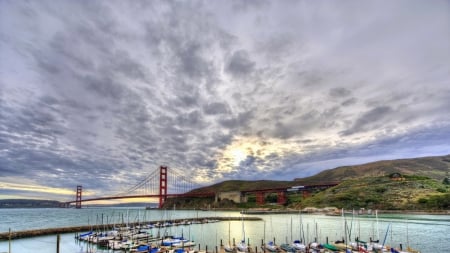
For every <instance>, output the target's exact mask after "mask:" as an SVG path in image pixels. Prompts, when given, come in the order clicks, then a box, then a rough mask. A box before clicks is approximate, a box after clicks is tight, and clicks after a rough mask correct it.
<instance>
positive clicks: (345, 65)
mask: <svg viewBox="0 0 450 253" xmlns="http://www.w3.org/2000/svg"><path fill="white" fill-rule="evenodd" d="M449 3H450V2H449V1H439V0H435V1H433V3H432V4H431V3H430V2H429V1H410V0H407V1H406V0H405V1H388V0H386V1H359V0H355V1H289V0H286V1H263V0H261V1H237V0H236V1H229V0H223V1H207V0H205V1H195V0H194V1H54V0H49V1H45V0H44V1H24V0H11V1H8V0H2V1H0V198H12V197H22V198H51V199H56V200H68V199H74V195H75V189H76V185H78V184H81V185H83V188H84V189H85V190H86V191H87V192H89V194H92V195H97V196H104V195H110V193H112V192H114V193H116V192H117V191H119V190H123V189H127V188H128V187H130V186H132V185H133V184H135V183H136V182H138V181H139V180H140V179H142V177H145V176H146V175H148V174H149V173H151V172H152V171H154V170H155V169H157V168H158V166H159V165H167V166H169V168H176V169H178V170H179V171H183V172H185V173H186V175H189V177H191V179H192V180H193V181H195V182H197V183H198V184H203V185H205V184H212V183H217V182H220V181H223V180H229V179H242V180H249V179H272V180H292V179H294V178H299V177H305V176H310V175H314V174H316V173H317V172H319V171H321V170H324V169H330V168H334V167H337V166H341V165H350V164H360V163H365V162H371V161H376V160H381V159H396V158H408V157H419V156H429V155H445V154H449V153H450V113H449V112H450V83H449V80H450V78H449V77H450V75H449V72H450V64H449V62H450V46H449V45H450V32H449V31H450V17H449V16H450V12H449V9H450V8H449ZM169 173H170V172H169Z"/></svg>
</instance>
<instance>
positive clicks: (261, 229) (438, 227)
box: [0, 208, 450, 253]
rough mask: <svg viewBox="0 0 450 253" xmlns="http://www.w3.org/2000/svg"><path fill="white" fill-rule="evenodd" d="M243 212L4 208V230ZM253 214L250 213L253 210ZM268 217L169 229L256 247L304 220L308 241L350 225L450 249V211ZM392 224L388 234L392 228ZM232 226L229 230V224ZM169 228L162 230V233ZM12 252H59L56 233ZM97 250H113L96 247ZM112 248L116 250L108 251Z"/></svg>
mask: <svg viewBox="0 0 450 253" xmlns="http://www.w3.org/2000/svg"><path fill="white" fill-rule="evenodd" d="M240 216H241V215H240V214H239V212H222V211H195V210H190V211H173V210H169V211H160V210H143V209H138V208H84V209H81V210H77V209H0V232H7V231H8V229H9V228H11V229H12V230H16V231H17V230H29V229H40V228H52V227H66V226H77V225H93V226H94V225H96V224H102V217H103V222H104V223H121V222H122V221H123V222H137V221H142V220H164V219H178V218H196V217H240ZM249 216H251V215H249ZM258 217H261V218H263V221H245V222H243V223H242V222H241V221H231V222H228V221H223V222H218V223H209V224H195V225H191V226H175V227H171V228H166V229H167V232H168V233H169V234H173V235H181V234H183V235H184V237H188V238H190V239H191V240H194V241H195V242H196V244H197V245H198V244H200V247H201V248H202V249H204V247H205V246H208V249H214V248H215V246H218V245H220V240H221V239H222V240H223V242H224V243H225V242H227V241H228V240H229V239H228V237H229V236H228V235H229V234H230V240H231V241H232V240H233V238H235V240H236V241H239V240H241V239H242V238H243V237H244V233H245V238H246V239H249V240H250V244H251V245H252V247H253V248H254V247H255V246H256V245H260V244H261V240H262V239H265V240H267V241H268V240H273V238H275V240H276V242H277V243H283V242H286V241H291V240H292V239H298V238H299V237H300V233H301V231H300V227H301V226H300V224H302V225H303V233H304V234H305V237H306V238H305V239H306V241H314V238H318V241H319V242H326V238H327V237H328V239H329V241H334V240H338V239H341V238H342V237H343V236H344V232H343V231H344V226H345V224H347V227H348V230H349V231H351V238H355V237H356V236H359V238H361V239H362V240H369V238H376V239H378V238H379V239H380V241H383V239H384V238H385V237H386V244H387V245H392V246H398V245H399V244H400V243H402V244H403V245H405V246H406V245H410V246H411V247H412V248H415V249H418V250H421V252H423V253H428V252H429V253H432V252H450V243H449V240H450V215H379V218H378V221H377V220H376V219H375V217H374V216H365V217H361V216H360V217H357V216H355V217H352V216H346V217H345V219H343V218H342V217H335V216H325V215H313V214H308V215H307V214H302V215H299V214H277V215H275V214H273V215H259V216H258ZM389 224H390V229H389V231H388V233H386V230H387V227H388V225H389ZM229 228H230V229H229ZM163 232H164V230H162V231H161V233H163ZM11 248H12V252H20V253H26V252H36V253H50V252H52V253H53V252H56V235H50V236H42V237H35V238H28V239H20V240H13V241H12V243H11ZM86 248H87V245H86V244H84V243H79V242H77V241H76V240H75V239H74V234H73V233H69V234H63V235H61V245H60V249H61V252H63V253H75V252H86ZM7 251H8V242H5V241H3V242H0V252H7ZM96 252H108V251H107V250H104V251H102V250H97V251H96ZM109 252H112V251H109Z"/></svg>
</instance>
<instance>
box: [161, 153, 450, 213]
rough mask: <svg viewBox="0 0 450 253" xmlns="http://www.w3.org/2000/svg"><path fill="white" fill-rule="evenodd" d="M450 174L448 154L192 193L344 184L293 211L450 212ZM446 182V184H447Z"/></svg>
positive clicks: (294, 201) (293, 200) (298, 202)
mask: <svg viewBox="0 0 450 253" xmlns="http://www.w3.org/2000/svg"><path fill="white" fill-rule="evenodd" d="M449 172H450V155H446V156H435V157H422V158H413V159H398V160H389V161H378V162H372V163H367V164H362V165H354V166H342V167H337V168H334V169H329V170H325V171H322V172H320V173H318V174H317V175H314V176H311V177H307V178H297V179H295V180H293V181H271V180H258V181H241V180H231V181H224V182H221V183H218V184H214V185H211V186H207V187H202V188H198V189H195V190H193V191H192V192H193V193H200V192H226V191H248V190H257V189H267V188H279V187H290V186H295V185H312V184H317V183H324V182H340V184H339V185H337V186H335V187H333V188H330V189H327V190H325V191H317V192H313V193H312V194H311V196H310V197H309V198H303V197H302V195H301V194H290V195H289V196H288V204H287V207H290V208H297V209H300V208H304V207H307V206H315V207H326V206H335V207H337V208H348V209H352V208H355V209H357V208H367V209H386V210H406V209H408V210H424V209H426V210H438V209H448V208H450V184H449V183H450V182H449V181H450V179H449V178H448V173H449ZM393 174H399V175H400V178H398V180H395V179H393V178H391V175H393ZM446 178H447V180H446V183H444V181H445V180H444V179H446ZM270 197H271V196H267V198H266V202H270ZM272 197H273V196H272ZM249 199H252V198H249ZM253 199H254V197H253ZM272 199H273V198H272ZM275 199H276V198H275ZM190 201H191V202H189V201H188V203H187V202H178V203H177V206H178V205H179V206H180V207H181V206H184V207H188V206H189V205H193V206H195V207H199V206H203V207H205V206H209V205H211V204H213V200H212V199H210V200H205V201H200V200H194V201H192V200H190ZM208 201H209V202H208ZM249 202H251V200H249ZM169 203H170V202H169ZM169 203H168V204H169ZM171 204H173V203H171ZM214 205H216V206H215V207H227V208H232V207H239V208H246V207H256V203H253V206H252V203H247V204H245V205H242V204H241V205H236V204H234V203H231V202H222V201H221V203H220V204H217V203H214ZM271 207H273V206H271Z"/></svg>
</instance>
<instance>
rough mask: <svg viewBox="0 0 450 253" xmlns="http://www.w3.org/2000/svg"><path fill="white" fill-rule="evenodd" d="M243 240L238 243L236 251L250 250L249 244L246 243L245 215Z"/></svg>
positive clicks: (239, 252) (240, 252)
mask: <svg viewBox="0 0 450 253" xmlns="http://www.w3.org/2000/svg"><path fill="white" fill-rule="evenodd" d="M242 235H243V236H242V241H240V242H239V243H238V244H237V245H236V251H237V252H238V253H242V252H248V251H249V249H248V246H247V244H246V243H245V228H244V217H243V216H242Z"/></svg>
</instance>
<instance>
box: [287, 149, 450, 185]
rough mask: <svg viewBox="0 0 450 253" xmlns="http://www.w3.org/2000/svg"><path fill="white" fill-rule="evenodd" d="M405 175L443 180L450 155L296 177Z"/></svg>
mask: <svg viewBox="0 0 450 253" xmlns="http://www.w3.org/2000/svg"><path fill="white" fill-rule="evenodd" d="M395 172H397V173H400V174H404V175H418V176H426V177H429V178H432V179H436V180H438V181H442V180H443V179H444V178H445V177H446V176H447V173H449V172H450V155H445V156H432V157H422V158H412V159H398V160H386V161H378V162H372V163H366V164H362V165H354V166H342V167H337V168H334V169H329V170H324V171H322V172H320V173H319V174H316V175H314V176H311V177H305V178H296V179H295V181H297V182H298V183H304V184H308V183H313V182H323V181H330V180H331V181H343V180H346V179H353V178H360V177H368V176H383V175H389V174H392V173H395Z"/></svg>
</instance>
